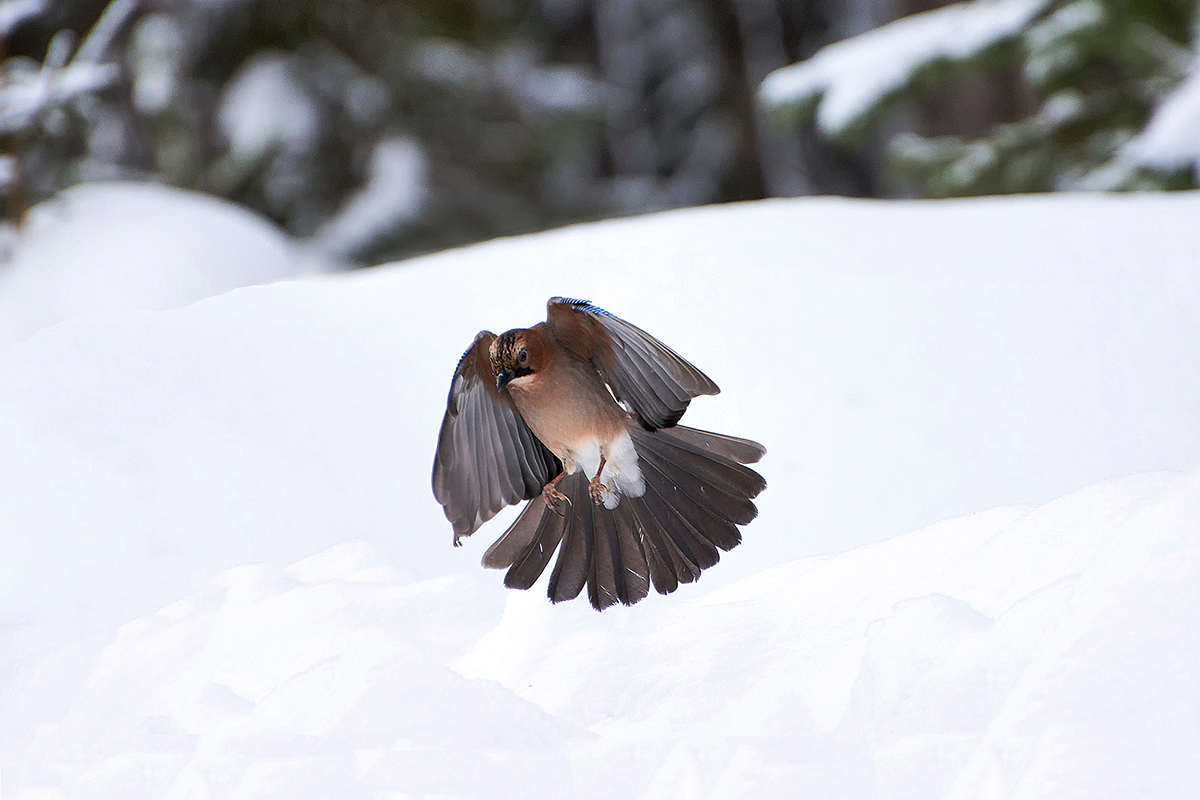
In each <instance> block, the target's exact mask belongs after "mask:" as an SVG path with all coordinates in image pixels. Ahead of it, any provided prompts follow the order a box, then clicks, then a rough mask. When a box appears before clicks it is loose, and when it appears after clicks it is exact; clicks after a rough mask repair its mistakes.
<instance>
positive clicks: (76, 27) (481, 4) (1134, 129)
mask: <svg viewBox="0 0 1200 800" xmlns="http://www.w3.org/2000/svg"><path fill="white" fill-rule="evenodd" d="M944 5H945V4H944V3H941V2H939V0H877V1H873V0H113V1H112V2H109V0H0V36H2V37H3V38H2V40H0V41H2V50H0V59H2V62H3V63H2V66H0V197H2V202H3V204H4V208H5V210H6V214H5V215H6V218H7V219H8V220H10V221H12V222H15V221H19V220H20V218H21V216H22V214H23V213H24V210H25V209H27V208H28V207H29V206H30V205H31V204H33V203H36V202H39V201H41V200H44V199H46V198H48V197H50V196H52V195H53V194H54V193H55V192H57V191H59V190H61V189H63V188H65V187H69V186H71V185H74V184H77V183H80V182H85V181H94V180H107V179H134V180H138V179H144V180H153V181H159V182H164V183H167V184H171V185H175V186H180V187H185V188H189V189H194V190H198V191H203V192H207V193H210V194H215V195H218V196H221V197H225V198H229V199H231V200H233V201H235V202H238V203H242V204H244V205H247V206H249V207H251V208H253V209H255V210H256V211H258V212H260V213H261V214H264V215H265V216H267V217H269V218H271V219H273V220H275V221H276V222H277V223H279V224H280V225H281V226H282V227H283V228H284V229H286V230H287V231H289V232H290V233H291V234H293V235H295V236H297V237H301V238H304V239H308V240H310V241H311V242H312V243H313V244H314V245H315V246H317V247H319V248H321V249H322V250H324V251H325V252H327V253H328V254H330V255H331V256H335V257H337V258H341V259H346V260H349V261H351V262H357V263H364V264H365V263H376V262H378V261H381V260H385V259H391V258H396V257H401V256H406V255H412V254H416V253H421V252H427V251H431V250H436V249H441V248H445V247H448V246H454V245H459V244H463V243H467V242H472V241H477V240H481V239H485V238H490V237H494V236H498V235H505V234H512V233H522V232H529V231H534V230H540V229H544V228H548V227H553V226H556V225H561V224H565V223H569V222H574V221H581V220H591V219H598V218H603V217H610V216H618V215H627V214H633V213H640V212H645V211H651V210H659V209H668V208H676V207H682V206H692V205H699V204H705V203H714V202H724V201H735V200H747V199H755V198H762V197H778V196H797V195H806V194H843V195H851V196H863V197H885V198H886V197H944V196H963V195H973V194H995V193H1010V192H1031V191H1055V190H1062V189H1074V188H1084V189H1101V190H1130V189H1183V188H1194V187H1195V186H1196V170H1195V162H1196V160H1197V159H1198V158H1200V157H1197V158H1191V157H1190V156H1189V153H1191V152H1194V151H1197V150H1200V145H1197V143H1196V142H1197V138H1198V137H1200V123H1197V124H1192V123H1196V119H1197V118H1200V111H1198V110H1197V106H1198V105H1200V101H1197V99H1196V98H1197V97H1200V92H1195V91H1193V92H1191V95H1189V96H1191V100H1188V101H1187V102H1184V100H1179V99H1178V98H1180V97H1184V96H1185V93H1184V91H1183V89H1185V88H1186V87H1187V86H1188V85H1189V73H1190V72H1192V71H1193V65H1194V64H1195V62H1196V43H1197V35H1196V33H1197V14H1196V3H1195V2H1194V0H1069V1H1063V0H975V2H971V3H966V4H960V5H959V6H954V7H950V8H938V7H940V6H944ZM921 12H927V13H924V14H922V13H921ZM912 15H918V16H915V17H914V16H912ZM952 15H956V16H952ZM906 18H910V19H906ZM912 20H917V21H918V22H917V23H916V24H913V23H912ZM956 26H957V27H956ZM960 34H961V35H960ZM968 34H970V35H968ZM839 42H840V43H841V44H835V43H839ZM856 42H857V43H858V44H855V43H856ZM814 56H817V57H816V58H814ZM810 59H811V60H810ZM793 64H799V65H800V66H798V67H792V68H791V72H790V73H789V71H788V70H786V69H784V70H782V71H781V68H785V67H787V66H788V65H793ZM773 73H774V74H773ZM768 76H772V77H771V81H774V82H775V85H774V89H775V91H771V92H767V91H765V90H760V87H764V80H766V79H768ZM789 76H790V77H789ZM883 78H887V79H888V80H882V79H883ZM872 81H875V82H876V83H881V84H882V85H877V86H876V85H872ZM889 81H890V82H889ZM1192 82H1194V81H1192ZM850 90H857V95H856V97H858V100H857V102H858V107H856V108H854V109H853V111H854V113H849V114H846V113H843V114H842V116H841V117H840V118H838V119H832V113H830V115H829V117H827V118H824V119H823V117H822V113H823V110H822V108H821V106H822V104H823V103H825V104H826V105H827V106H828V107H827V108H826V109H824V111H827V112H831V110H832V108H833V107H832V103H833V97H834V95H835V93H836V92H838V91H843V92H848V91H850ZM1172 98H1176V100H1175V105H1176V106H1179V107H1180V108H1182V111H1180V110H1178V109H1176V111H1175V112H1174V113H1173V115H1172V116H1171V118H1170V119H1169V120H1167V122H1164V123H1163V125H1161V126H1160V127H1161V128H1163V130H1165V131H1167V133H1162V132H1161V131H1160V132H1159V133H1157V134H1156V136H1157V137H1158V139H1161V140H1163V141H1167V145H1166V146H1155V147H1151V146H1149V145H1147V144H1146V142H1147V138H1146V134H1147V128H1148V126H1149V125H1150V124H1151V122H1152V121H1153V119H1154V118H1155V115H1156V114H1157V113H1158V112H1159V111H1160V110H1161V109H1162V108H1163V107H1164V106H1165V105H1167V104H1168V103H1170V102H1171V101H1172ZM1185 99H1186V97H1185ZM1189 103H1190V105H1189ZM844 105H845V103H842V106H843V107H844ZM1189 109H1190V111H1189ZM843 111H844V108H843ZM1189 114H1190V115H1191V116H1190V117H1189V116H1188V115H1189ZM1189 119H1191V121H1192V122H1191V123H1188V120H1189ZM1180 120H1182V122H1181V121H1180ZM1168 123H1169V124H1168ZM1189 124H1191V127H1189ZM1181 131H1182V132H1181ZM1164 137H1166V138H1165V139H1164ZM1189 147H1191V148H1193V149H1192V150H1189ZM1180 152H1182V155H1181V154H1180ZM1164 153H1165V155H1164Z"/></svg>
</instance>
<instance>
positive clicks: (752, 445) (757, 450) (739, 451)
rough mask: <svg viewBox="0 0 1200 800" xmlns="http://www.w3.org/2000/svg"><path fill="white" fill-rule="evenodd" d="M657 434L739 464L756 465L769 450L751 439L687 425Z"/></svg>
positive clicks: (663, 430)
mask: <svg viewBox="0 0 1200 800" xmlns="http://www.w3.org/2000/svg"><path fill="white" fill-rule="evenodd" d="M656 433H659V434H661V435H663V436H664V437H665V438H668V439H677V440H679V441H683V442H688V443H690V444H692V445H695V446H696V447H700V448H703V449H704V450H706V451H708V452H710V453H713V454H714V455H718V456H722V457H724V458H728V459H729V460H731V461H736V462H738V463H739V464H754V463H756V462H757V461H758V460H759V459H760V458H762V457H763V456H764V455H766V454H767V448H765V447H763V446H762V445H761V444H759V443H758V442H752V441H750V440H749V439H739V438H738V437H736V436H726V435H725V434H723V433H713V432H712V431H702V430H700V429H698V428H689V427H687V426H686V425H676V426H674V427H673V428H662V429H660V430H658V431H656Z"/></svg>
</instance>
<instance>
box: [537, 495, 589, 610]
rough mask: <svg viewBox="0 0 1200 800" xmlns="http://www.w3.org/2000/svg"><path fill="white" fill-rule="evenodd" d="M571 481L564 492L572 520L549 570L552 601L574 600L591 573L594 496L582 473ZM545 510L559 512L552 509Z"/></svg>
mask: <svg viewBox="0 0 1200 800" xmlns="http://www.w3.org/2000/svg"><path fill="white" fill-rule="evenodd" d="M569 477H570V480H569V483H568V481H566V480H564V481H562V482H560V483H559V487H560V488H562V487H563V483H568V485H567V486H566V487H565V488H567V489H569V490H570V491H569V492H564V494H566V495H567V497H569V498H570V501H571V502H570V506H569V507H568V508H567V510H566V515H567V517H569V519H566V520H565V525H566V529H565V530H564V532H563V538H562V544H561V545H560V546H559V547H560V550H559V553H558V561H556V562H555V564H554V571H553V572H551V573H550V585H549V587H548V590H547V593H548V594H549V595H550V601H551V602H553V603H561V602H562V601H564V600H574V599H575V598H576V597H578V596H579V593H580V592H581V591H583V587H584V584H586V583H587V579H588V577H589V574H590V573H591V562H592V551H593V548H594V546H595V532H594V530H593V526H592V511H591V506H592V498H591V497H590V496H589V495H588V479H587V478H586V477H585V476H584V474H583V473H582V472H576V473H575V474H573V475H571V476H569ZM543 513H551V514H554V513H557V512H555V511H553V510H551V509H547V511H545V512H543Z"/></svg>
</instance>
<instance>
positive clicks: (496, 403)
mask: <svg viewBox="0 0 1200 800" xmlns="http://www.w3.org/2000/svg"><path fill="white" fill-rule="evenodd" d="M495 338H496V337H495V335H494V334H492V333H491V332H490V331H481V332H480V333H479V334H478V335H476V337H475V341H474V342H472V343H471V346H470V347H469V348H467V351H466V352H465V353H463V356H462V358H461V359H459V362H458V368H457V369H455V371H454V379H453V381H451V383H450V394H449V396H448V397H447V398H446V416H445V417H444V418H443V419H442V430H441V433H440V434H439V435H438V444H437V455H436V456H435V457H434V461H433V496H434V497H436V498H437V501H438V502H439V503H441V504H442V506H443V507H444V510H445V512H446V518H447V519H448V520H450V522H451V523H452V524H453V525H454V543H455V544H456V545H457V544H459V540H460V539H461V538H462V537H463V536H470V535H471V534H472V533H474V532H475V530H476V529H477V528H478V527H479V526H480V525H482V524H483V523H485V522H487V521H488V520H489V519H491V518H492V517H494V516H495V515H496V512H498V511H499V510H500V509H502V508H504V507H505V506H509V505H512V504H514V503H519V502H521V501H522V500H528V499H529V498H531V497H535V496H537V495H538V493H540V492H541V491H542V487H543V486H545V485H546V484H547V483H548V482H549V481H550V479H551V478H553V477H554V476H555V475H557V474H558V473H559V472H561V471H562V464H561V463H560V462H559V460H558V459H557V458H556V457H555V456H554V454H553V453H551V452H550V451H549V450H547V449H546V446H545V445H544V444H542V443H541V442H540V441H539V440H538V439H537V437H536V436H534V435H533V432H532V431H531V430H529V426H528V425H527V424H525V420H524V419H522V418H521V414H520V413H519V412H518V411H517V409H516V406H514V405H513V402H512V400H511V399H510V398H509V397H508V394H507V393H505V392H501V391H499V390H498V389H497V388H496V381H495V379H494V378H493V377H492V368H491V361H490V360H489V358H488V348H489V347H490V346H491V344H492V340H493V339H495Z"/></svg>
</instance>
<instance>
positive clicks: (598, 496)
mask: <svg viewBox="0 0 1200 800" xmlns="http://www.w3.org/2000/svg"><path fill="white" fill-rule="evenodd" d="M607 494H608V487H607V486H605V485H604V484H603V483H601V482H600V476H599V475H596V477H594V478H592V479H591V480H590V481H588V496H589V497H591V498H592V502H593V503H595V504H596V505H602V504H603V503H604V497H605V495H607Z"/></svg>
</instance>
